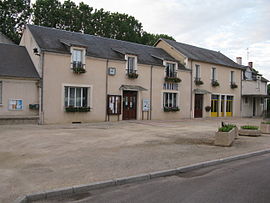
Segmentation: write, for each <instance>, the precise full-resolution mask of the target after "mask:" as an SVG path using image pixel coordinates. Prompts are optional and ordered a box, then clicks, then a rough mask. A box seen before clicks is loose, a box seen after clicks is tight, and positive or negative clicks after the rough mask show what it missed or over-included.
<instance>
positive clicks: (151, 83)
mask: <svg viewBox="0 0 270 203" xmlns="http://www.w3.org/2000/svg"><path fill="white" fill-rule="evenodd" d="M152 88H153V66H151V75H150V116H149V117H150V120H152V97H153V95H152V94H153V91H152Z"/></svg>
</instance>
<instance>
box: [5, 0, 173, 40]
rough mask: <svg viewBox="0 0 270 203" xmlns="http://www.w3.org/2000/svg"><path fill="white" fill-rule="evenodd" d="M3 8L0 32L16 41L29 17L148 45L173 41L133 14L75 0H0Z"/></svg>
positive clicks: (47, 23)
mask: <svg viewBox="0 0 270 203" xmlns="http://www.w3.org/2000/svg"><path fill="white" fill-rule="evenodd" d="M0 9H1V10H0V11H1V13H0V20H1V21H0V22H1V25H0V26H1V27H0V31H2V32H3V33H4V34H6V35H7V36H8V37H10V38H11V39H12V40H14V41H15V42H18V41H19V38H20V31H21V30H22V27H23V25H25V24H26V23H27V22H28V21H29V19H30V16H31V20H32V22H33V24H35V25H41V26H47V27H55V28H60V29H64V30H69V31H76V32H83V33H86V34H92V35H99V36H103V37H109V38H113V39H119V40H125V41H131V42H137V43H142V44H147V45H153V44H154V43H155V42H156V41H157V40H158V38H160V37H163V38H168V39H172V40H173V38H172V37H170V36H168V35H163V34H161V35H158V34H157V35H155V34H151V33H148V32H145V31H144V30H143V27H142V24H141V23H140V22H139V21H138V20H137V19H135V18H134V17H133V16H129V15H127V14H121V13H111V12H108V11H104V10H103V9H95V10H94V9H93V8H92V7H90V6H89V5H87V4H85V3H83V2H81V3H80V4H79V5H76V4H75V3H74V2H73V1H72V0H65V1H64V2H63V3H61V2H60V0H36V2H35V4H33V6H32V9H31V8H30V0H0ZM31 14H32V15H31ZM2 22H4V23H2Z"/></svg>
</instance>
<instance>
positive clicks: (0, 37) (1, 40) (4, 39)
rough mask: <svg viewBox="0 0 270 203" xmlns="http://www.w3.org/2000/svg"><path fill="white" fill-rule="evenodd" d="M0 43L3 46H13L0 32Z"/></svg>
mask: <svg viewBox="0 0 270 203" xmlns="http://www.w3.org/2000/svg"><path fill="white" fill-rule="evenodd" d="M0 43H4V44H14V43H13V42H12V41H11V40H10V39H9V38H8V37H7V36H6V35H4V34H3V33H2V32H0Z"/></svg>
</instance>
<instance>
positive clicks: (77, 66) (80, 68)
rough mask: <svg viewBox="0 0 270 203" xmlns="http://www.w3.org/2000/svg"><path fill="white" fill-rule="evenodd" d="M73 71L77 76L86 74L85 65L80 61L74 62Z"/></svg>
mask: <svg viewBox="0 0 270 203" xmlns="http://www.w3.org/2000/svg"><path fill="white" fill-rule="evenodd" d="M72 70H73V72H74V73H76V74H81V73H85V72H86V70H85V68H84V64H83V63H82V62H80V61H73V62H72Z"/></svg>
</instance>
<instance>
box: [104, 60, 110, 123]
mask: <svg viewBox="0 0 270 203" xmlns="http://www.w3.org/2000/svg"><path fill="white" fill-rule="evenodd" d="M108 66H109V59H107V60H106V70H105V74H106V87H105V100H106V102H105V103H106V104H105V105H106V106H105V122H106V121H108V117H107V116H108V115H107V106H108V99H107V96H108Z"/></svg>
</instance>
